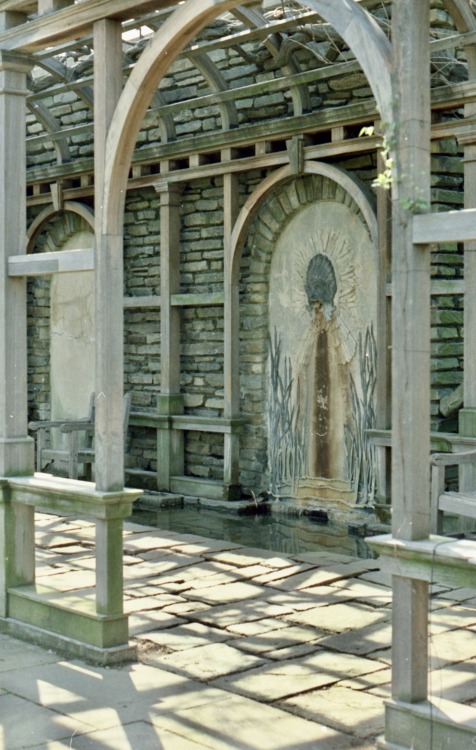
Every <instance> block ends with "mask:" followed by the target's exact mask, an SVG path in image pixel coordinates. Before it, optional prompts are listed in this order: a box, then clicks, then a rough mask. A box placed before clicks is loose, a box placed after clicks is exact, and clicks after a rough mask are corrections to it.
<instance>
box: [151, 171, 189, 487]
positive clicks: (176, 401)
mask: <svg viewBox="0 0 476 750" xmlns="http://www.w3.org/2000/svg"><path fill="white" fill-rule="evenodd" d="M156 190H157V192H158V194H159V196H160V367H161V393H160V395H159V397H158V399H157V410H158V412H159V414H163V415H167V416H170V417H171V416H173V415H174V414H182V413H183V396H182V395H181V393H180V308H178V307H174V306H173V305H172V295H173V294H178V293H179V292H180V195H181V188H180V186H178V185H170V184H169V183H167V181H166V180H164V181H161V182H160V183H158V184H157V185H156ZM183 472H184V436H183V432H182V431H181V430H173V429H172V427H171V424H169V425H168V426H167V427H166V428H165V429H164V428H159V429H158V430H157V485H158V487H159V489H163V490H170V478H171V477H172V476H181V475H182V474H183Z"/></svg>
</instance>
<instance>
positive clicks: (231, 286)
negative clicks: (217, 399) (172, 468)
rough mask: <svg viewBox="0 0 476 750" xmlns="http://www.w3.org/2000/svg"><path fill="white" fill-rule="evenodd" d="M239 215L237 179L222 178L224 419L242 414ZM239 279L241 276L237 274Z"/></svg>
mask: <svg viewBox="0 0 476 750" xmlns="http://www.w3.org/2000/svg"><path fill="white" fill-rule="evenodd" d="M238 213H239V182H238V175H236V174H234V173H232V174H225V175H224V176H223V214H224V218H223V230H224V240H223V244H224V275H225V305H224V327H225V331H224V338H225V344H224V359H225V361H224V371H225V409H224V416H225V417H228V418H234V417H238V416H239V413H240V372H239V368H240V326H239V314H240V313H239V297H238V278H235V275H234V273H233V269H232V268H231V263H232V259H231V234H232V231H233V227H234V224H235V221H236V219H237V217H238ZM237 276H238V274H237ZM239 441H240V437H239V435H238V434H237V433H235V432H233V430H232V431H231V432H230V433H228V434H225V467H224V483H225V488H224V491H225V496H227V497H230V498H231V497H234V496H236V494H237V490H238V486H239V483H240V477H239V450H240V442H239Z"/></svg>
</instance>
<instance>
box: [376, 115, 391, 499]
mask: <svg viewBox="0 0 476 750" xmlns="http://www.w3.org/2000/svg"><path fill="white" fill-rule="evenodd" d="M379 127H381V124H380V123H379ZM384 169H385V164H384V158H383V156H382V153H381V152H379V153H378V156H377V171H378V173H379V174H380V173H381V172H383V171H384ZM390 198H391V195H390V191H389V190H377V225H378V241H379V287H378V316H377V331H376V334H377V394H376V400H377V410H376V412H377V416H376V427H377V429H379V430H388V429H389V428H390V427H391V406H392V401H391V398H392V391H391V388H392V386H391V378H390V373H391V346H390V344H391V324H392V308H391V300H389V298H388V296H387V287H388V283H389V281H390V268H391V262H392V261H391V253H392V250H391V248H392V240H391V228H392V222H391V210H392V209H391V201H390ZM376 450H377V463H378V468H377V471H378V477H377V492H378V500H379V502H381V503H383V504H385V503H387V502H389V501H390V497H391V485H390V483H391V468H390V464H391V448H389V447H387V446H377V449H376Z"/></svg>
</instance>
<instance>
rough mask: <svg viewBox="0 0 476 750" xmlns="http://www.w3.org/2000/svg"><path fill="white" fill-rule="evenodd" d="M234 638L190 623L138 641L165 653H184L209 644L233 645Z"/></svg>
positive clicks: (197, 623)
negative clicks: (222, 642) (155, 646)
mask: <svg viewBox="0 0 476 750" xmlns="http://www.w3.org/2000/svg"><path fill="white" fill-rule="evenodd" d="M235 638H236V636H234V635H233V633H229V632H227V631H224V630H220V629H218V628H210V627H208V626H206V625H202V623H200V622H190V623H186V624H185V625H178V626H177V627H174V628H169V629H168V630H166V631H164V632H159V633H147V634H146V635H141V636H139V638H138V640H139V641H148V642H150V643H155V644H157V645H159V646H160V647H161V648H162V649H163V650H164V651H165V652H172V651H185V650H188V649H191V648H196V647H197V646H206V645H208V644H210V643H219V642H221V641H226V640H233V645H235Z"/></svg>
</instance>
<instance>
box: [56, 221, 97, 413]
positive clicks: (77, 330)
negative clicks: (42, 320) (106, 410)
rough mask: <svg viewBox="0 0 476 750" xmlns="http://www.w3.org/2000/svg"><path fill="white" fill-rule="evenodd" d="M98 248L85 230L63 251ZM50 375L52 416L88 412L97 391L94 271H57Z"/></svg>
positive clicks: (75, 236) (67, 243) (92, 237)
mask: <svg viewBox="0 0 476 750" xmlns="http://www.w3.org/2000/svg"><path fill="white" fill-rule="evenodd" d="M78 247H80V248H82V249H89V248H92V247H94V236H93V235H92V234H91V233H90V232H81V233H79V234H75V235H74V236H73V237H71V238H70V239H69V240H68V241H67V242H66V243H65V245H64V246H63V248H62V249H63V250H64V251H67V250H68V249H71V248H75V249H77V248H78ZM50 347H51V349H50V351H51V358H50V377H51V416H52V419H63V418H64V419H80V418H83V417H85V416H86V415H87V413H88V407H89V400H90V396H91V393H92V392H93V391H94V356H95V355H94V272H93V271H82V272H80V273H65V274H55V275H53V277H52V280H51V324H50Z"/></svg>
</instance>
